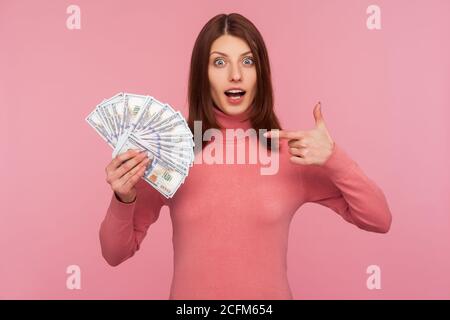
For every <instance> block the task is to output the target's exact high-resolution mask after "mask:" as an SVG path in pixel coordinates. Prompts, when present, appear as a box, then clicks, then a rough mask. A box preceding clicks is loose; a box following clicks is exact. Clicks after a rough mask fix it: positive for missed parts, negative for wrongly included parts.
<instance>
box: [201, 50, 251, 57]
mask: <svg viewBox="0 0 450 320" xmlns="http://www.w3.org/2000/svg"><path fill="white" fill-rule="evenodd" d="M213 53H217V54H220V55H222V56H225V57H228V55H227V54H226V53H223V52H219V51H213V52H211V53H210V54H209V55H212V54H213ZM249 53H252V52H251V51H247V52H244V53H243V54H241V57H242V56H244V55H246V54H249Z"/></svg>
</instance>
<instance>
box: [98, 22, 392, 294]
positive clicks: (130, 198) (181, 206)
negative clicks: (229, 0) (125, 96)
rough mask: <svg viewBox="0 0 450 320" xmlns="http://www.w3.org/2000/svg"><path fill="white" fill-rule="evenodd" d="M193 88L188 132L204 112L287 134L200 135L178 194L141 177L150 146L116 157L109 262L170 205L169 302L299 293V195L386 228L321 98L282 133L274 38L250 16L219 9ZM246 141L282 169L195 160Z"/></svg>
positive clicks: (207, 125)
mask: <svg viewBox="0 0 450 320" xmlns="http://www.w3.org/2000/svg"><path fill="white" fill-rule="evenodd" d="M188 90H189V119H188V123H189V125H190V127H191V130H193V127H194V122H195V121H201V125H202V127H201V130H202V131H201V133H202V134H203V133H205V132H206V131H207V130H208V129H214V128H217V130H219V131H220V132H224V131H225V130H229V129H241V131H243V130H248V129H255V130H261V129H262V130H270V129H277V130H275V131H272V132H268V136H269V138H270V137H271V138H274V136H273V135H275V138H277V137H278V138H280V140H279V144H277V143H274V142H277V141H278V139H277V140H275V139H269V143H268V144H266V143H265V141H266V140H265V139H263V138H262V137H261V136H259V138H258V136H256V137H255V136H254V135H253V136H250V138H249V139H246V137H245V136H242V135H239V134H238V135H235V136H233V137H232V138H231V139H230V138H229V137H228V136H227V135H222V136H220V135H216V136H215V138H216V139H215V140H214V148H209V147H208V146H210V145H211V143H212V142H211V143H203V144H202V148H200V151H199V152H197V153H196V164H195V165H194V166H193V167H192V168H191V170H190V173H189V176H188V178H187V179H186V181H185V183H184V184H183V185H182V186H181V187H180V188H179V190H178V191H177V193H176V194H175V196H174V197H173V198H171V199H166V198H165V197H163V196H162V195H161V194H160V193H159V192H158V191H156V190H155V189H153V188H151V187H150V186H149V185H148V184H147V183H145V182H144V181H143V180H142V179H141V177H142V175H143V174H144V171H145V168H146V167H147V166H148V164H149V163H150V160H149V159H147V158H146V156H145V155H144V154H138V153H137V152H135V151H129V152H126V153H124V154H122V155H119V156H118V157H116V158H115V159H113V160H112V162H111V163H110V164H109V165H108V166H107V168H106V173H107V181H108V182H109V183H110V184H111V187H112V190H113V191H114V193H113V196H112V199H111V203H110V206H109V208H108V211H107V214H106V217H105V219H104V221H103V222H102V225H101V228H100V241H101V247H102V254H103V256H104V258H105V259H106V261H107V262H108V263H109V264H110V265H112V266H117V265H118V264H120V263H121V262H123V261H125V260H126V259H128V258H130V257H131V256H133V255H134V254H135V252H136V251H137V250H139V247H140V245H141V243H142V240H143V239H144V237H145V236H146V234H147V231H148V228H149V226H150V225H151V224H152V223H154V222H155V221H156V220H157V219H158V217H159V213H160V209H161V207H162V206H164V205H167V206H169V208H170V215H171V219H172V224H173V247H174V274H173V279H172V285H171V291H170V297H169V299H292V293H291V290H290V287H289V284H288V280H287V272H286V271H287V266H286V252H287V245H288V243H287V239H288V232H289V225H290V222H291V219H292V217H293V215H294V213H295V212H296V211H297V210H298V209H299V207H301V205H302V204H304V203H307V202H314V203H318V204H321V205H324V206H327V207H329V208H330V209H332V210H333V211H335V212H336V213H338V214H339V215H340V216H342V218H344V219H345V220H346V221H348V222H350V223H352V224H354V225H356V226H357V227H359V228H361V229H364V230H368V231H372V232H379V233H385V232H387V231H388V230H389V228H390V224H391V214H390V210H389V208H388V204H387V202H386V199H385V197H384V194H383V192H382V191H381V190H380V189H379V188H378V186H377V185H375V183H374V182H373V181H371V180H370V179H369V178H367V177H366V176H365V175H364V173H363V172H362V170H361V169H360V168H359V166H358V165H357V164H356V163H355V162H354V161H353V160H352V159H350V158H349V157H348V156H347V154H346V153H345V152H344V151H343V150H342V149H341V148H340V146H339V145H337V144H336V143H335V142H334V141H333V140H332V138H331V136H330V134H329V132H328V131H327V128H326V125H325V121H324V119H323V117H322V114H321V110H320V104H318V105H317V106H316V107H315V108H314V118H315V120H316V126H315V128H314V129H313V130H310V131H293V132H292V131H291V132H288V131H283V130H278V129H281V127H280V124H279V121H278V119H277V117H276V116H275V114H274V110H273V97H272V85H271V80H270V68H269V59H268V55H267V51H266V47H265V45H264V42H263V39H262V37H261V35H260V33H259V32H258V30H257V29H256V27H255V26H254V25H253V24H252V23H251V22H250V21H248V20H247V19H246V18H244V17H243V16H241V15H239V14H230V15H224V14H221V15H218V16H216V17H214V18H212V19H211V20H210V21H209V22H208V23H207V24H206V25H205V26H204V28H203V29H202V30H201V32H200V34H199V36H198V38H197V40H196V43H195V45H194V49H193V53H192V60H191V69H190V78H189V89H188ZM270 140H272V141H270ZM242 145H244V146H245V149H246V150H249V149H250V148H251V147H253V146H255V145H258V146H260V147H261V146H263V147H265V148H266V149H267V150H268V152H269V153H270V154H271V156H274V155H276V156H277V157H278V160H279V167H278V168H277V171H276V172H275V174H261V171H260V169H261V167H262V165H261V164H260V163H256V164H255V163H250V164H249V163H243V164H242V163H240V164H235V163H234V162H232V163H231V164H230V163H229V162H227V163H225V162H224V161H223V162H220V161H217V162H213V163H211V162H208V163H205V162H200V164H199V163H198V161H197V160H198V159H200V158H204V157H208V156H212V153H213V152H212V151H214V152H215V153H217V152H219V151H218V150H221V151H220V152H222V151H223V153H225V154H230V153H231V152H232V151H234V149H235V147H238V146H242ZM230 146H231V148H230ZM274 146H277V148H275V147H274ZM208 148H209V149H208ZM212 149H214V150H212ZM220 152H219V153H220ZM233 156H234V154H233Z"/></svg>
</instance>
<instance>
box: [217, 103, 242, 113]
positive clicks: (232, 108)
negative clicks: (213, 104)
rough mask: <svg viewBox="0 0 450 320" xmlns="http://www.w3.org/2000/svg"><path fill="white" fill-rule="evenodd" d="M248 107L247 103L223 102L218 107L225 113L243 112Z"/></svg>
mask: <svg viewBox="0 0 450 320" xmlns="http://www.w3.org/2000/svg"><path fill="white" fill-rule="evenodd" d="M248 107H249V106H248V105H238V106H233V105H228V104H226V103H225V104H224V105H223V106H222V107H220V109H221V110H222V111H223V112H225V113H226V114H229V115H238V114H241V113H243V112H245V111H246V110H247V109H248Z"/></svg>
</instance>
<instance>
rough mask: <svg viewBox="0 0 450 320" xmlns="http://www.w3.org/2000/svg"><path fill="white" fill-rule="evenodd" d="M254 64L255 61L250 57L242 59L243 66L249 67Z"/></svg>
mask: <svg viewBox="0 0 450 320" xmlns="http://www.w3.org/2000/svg"><path fill="white" fill-rule="evenodd" d="M254 63H255V61H254V60H253V58H252V57H245V58H244V64H246V65H249V66H251V65H252V64H254Z"/></svg>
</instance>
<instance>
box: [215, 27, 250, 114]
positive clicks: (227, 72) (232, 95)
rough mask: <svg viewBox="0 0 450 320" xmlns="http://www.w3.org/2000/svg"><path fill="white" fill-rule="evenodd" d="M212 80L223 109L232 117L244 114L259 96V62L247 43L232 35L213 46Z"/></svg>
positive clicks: (226, 36) (219, 39)
mask: <svg viewBox="0 0 450 320" xmlns="http://www.w3.org/2000/svg"><path fill="white" fill-rule="evenodd" d="M208 77H209V83H210V87H211V96H212V99H213V101H214V103H215V104H216V106H217V107H219V109H221V110H222V111H223V112H225V113H227V114H230V115H237V114H240V113H242V112H244V111H245V110H246V109H247V108H248V107H249V106H250V105H251V104H252V103H253V99H254V97H255V93H256V92H255V91H256V68H255V61H254V58H253V55H252V53H251V51H250V47H249V46H248V45H247V42H245V40H243V39H241V38H238V37H234V36H231V35H223V36H220V37H219V38H217V39H216V40H215V41H214V42H213V44H212V45H211V51H210V56H209V63H208ZM230 90H232V91H230Z"/></svg>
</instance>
